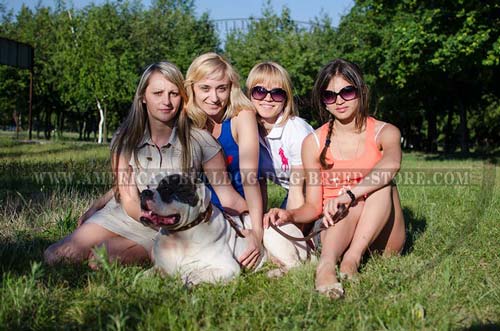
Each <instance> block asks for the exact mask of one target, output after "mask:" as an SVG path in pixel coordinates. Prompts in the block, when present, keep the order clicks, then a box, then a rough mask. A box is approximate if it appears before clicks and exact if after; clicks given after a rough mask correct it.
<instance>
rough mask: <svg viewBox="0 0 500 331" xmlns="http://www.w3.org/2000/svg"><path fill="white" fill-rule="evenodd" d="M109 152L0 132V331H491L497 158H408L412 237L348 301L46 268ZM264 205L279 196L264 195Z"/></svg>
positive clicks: (496, 290)
mask: <svg viewBox="0 0 500 331" xmlns="http://www.w3.org/2000/svg"><path fill="white" fill-rule="evenodd" d="M108 158H109V154H108V148H107V147H106V146H97V145H94V144H90V143H78V142H71V141H60V142H45V143H33V144H28V143H19V142H16V141H14V140H12V139H11V138H10V137H8V136H0V168H1V172H0V199H1V207H0V208H1V211H0V213H1V219H0V268H1V270H0V282H1V289H0V298H1V301H0V330H24V329H36V330H53V329H84V330H136V329H137V330H288V331H291V330H420V329H429V330H497V329H499V328H500V223H499V221H500V216H499V215H500V172H499V167H498V166H496V165H495V164H496V162H495V159H493V160H491V159H490V160H487V159H480V158H475V159H473V158H471V159H461V158H442V157H439V156H437V155H424V154H417V153H411V154H405V155H404V158H403V167H402V171H401V173H400V175H399V177H398V180H397V182H398V186H399V189H400V194H401V200H402V204H403V209H404V214H405V218H406V224H407V232H408V239H407V243H406V247H405V251H404V253H403V255H402V256H399V257H391V258H383V257H381V256H378V255H376V256H372V257H369V258H367V259H366V261H365V262H364V263H363V264H362V267H361V274H360V277H359V280H358V281H356V282H345V283H344V287H345V289H346V297H345V298H344V299H343V300H340V301H330V300H328V299H327V298H324V297H322V296H319V295H317V294H316V293H315V292H314V291H313V285H314V266H313V265H311V264H306V265H304V266H303V267H300V268H297V269H296V270H293V271H292V272H290V273H289V274H288V275H286V276H284V277H283V278H281V279H267V278H266V276H265V272H257V273H253V274H244V275H242V276H241V277H239V278H237V279H236V280H234V281H232V282H231V283H229V284H227V285H201V286H198V287H196V288H192V289H186V288H185V287H184V286H183V284H182V283H181V282H180V281H179V280H178V279H175V278H161V277H159V276H146V275H145V274H144V272H145V271H146V270H147V269H148V267H149V266H135V267H122V266H119V265H110V264H108V263H105V262H103V263H102V264H101V268H100V270H99V271H92V270H90V269H89V268H88V267H86V266H85V265H76V266H67V265H66V266H63V265H60V266H56V267H48V266H46V265H44V264H43V262H42V254H43V250H44V249H45V248H46V247H47V246H48V245H49V244H51V243H53V242H54V241H56V240H58V239H59V238H61V237H62V236H64V235H66V234H68V233H70V232H71V231H72V230H73V229H74V227H75V224H76V219H77V218H78V216H79V215H80V214H81V213H82V212H83V211H84V210H85V209H86V207H87V206H88V205H89V203H90V202H91V201H92V200H93V199H94V198H96V197H97V196H98V195H99V194H100V193H102V192H104V191H106V190H107V189H108V188H109V184H110V181H111V178H110V177H109V171H108V170H109V162H108ZM269 191H270V199H269V200H270V204H272V205H277V204H278V203H279V201H280V199H281V196H282V192H281V191H280V190H279V189H277V188H276V187H272V188H270V190H269Z"/></svg>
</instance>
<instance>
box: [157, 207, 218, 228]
mask: <svg viewBox="0 0 500 331" xmlns="http://www.w3.org/2000/svg"><path fill="white" fill-rule="evenodd" d="M212 211H213V210H212V204H211V203H210V204H209V205H208V207H207V210H205V212H204V213H202V214H200V215H199V216H198V218H197V219H195V220H194V221H193V222H191V223H189V224H188V225H184V226H181V227H180V228H177V229H167V231H168V232H180V231H186V230H188V229H191V228H192V227H194V226H197V225H198V224H200V223H203V222H208V221H209V220H210V217H212Z"/></svg>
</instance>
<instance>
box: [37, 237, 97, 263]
mask: <svg viewBox="0 0 500 331" xmlns="http://www.w3.org/2000/svg"><path fill="white" fill-rule="evenodd" d="M88 252H89V249H88V248H86V247H81V246H79V245H77V244H76V243H74V242H73V241H69V240H68V241H65V240H61V241H60V242H57V243H55V244H52V245H50V246H49V247H48V248H47V249H46V250H45V252H44V253H43V258H44V261H45V263H47V264H49V265H53V264H55V263H58V262H69V263H77V262H81V261H83V260H84V259H85V258H86V257H87V256H88Z"/></svg>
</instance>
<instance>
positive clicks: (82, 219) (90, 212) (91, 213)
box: [76, 206, 100, 227]
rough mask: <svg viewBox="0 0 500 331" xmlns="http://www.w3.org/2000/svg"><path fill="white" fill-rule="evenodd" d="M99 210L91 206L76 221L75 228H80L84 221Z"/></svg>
mask: <svg viewBox="0 0 500 331" xmlns="http://www.w3.org/2000/svg"><path fill="white" fill-rule="evenodd" d="M99 209H100V208H96V207H95V206H91V207H90V208H89V209H87V211H86V212H85V213H83V215H82V216H80V218H79V219H78V221H77V223H76V226H77V227H80V226H81V225H82V224H83V223H85V221H86V220H88V219H89V218H90V217H91V216H92V215H94V214H95V213H96V212H97V211H98V210H99Z"/></svg>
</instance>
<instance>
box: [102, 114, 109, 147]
mask: <svg viewBox="0 0 500 331" xmlns="http://www.w3.org/2000/svg"><path fill="white" fill-rule="evenodd" d="M107 115H108V107H106V105H104V124H103V128H102V135H103V138H102V140H103V143H105V144H107V143H108V128H107V126H108V123H106V118H107V117H108V116H107Z"/></svg>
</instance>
